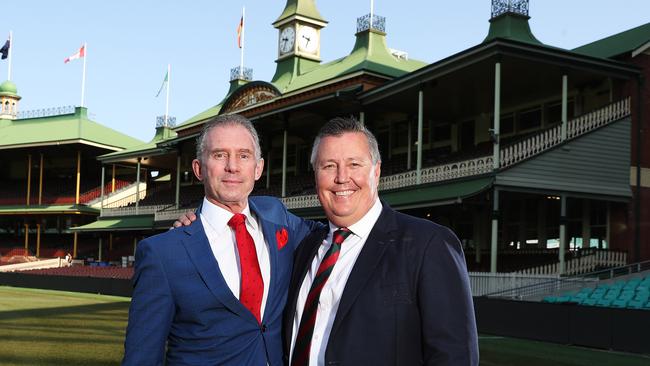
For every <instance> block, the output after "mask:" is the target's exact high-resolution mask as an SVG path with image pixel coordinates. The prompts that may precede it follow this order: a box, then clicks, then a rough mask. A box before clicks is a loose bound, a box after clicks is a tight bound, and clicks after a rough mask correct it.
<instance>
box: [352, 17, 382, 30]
mask: <svg viewBox="0 0 650 366" xmlns="http://www.w3.org/2000/svg"><path fill="white" fill-rule="evenodd" d="M368 29H374V30H378V31H380V32H384V33H386V17H382V16H381V15H377V14H373V15H372V22H371V21H370V14H366V15H364V16H362V17H359V18H357V33H359V32H363V31H366V30H368Z"/></svg>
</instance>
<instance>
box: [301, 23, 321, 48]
mask: <svg viewBox="0 0 650 366" xmlns="http://www.w3.org/2000/svg"><path fill="white" fill-rule="evenodd" d="M298 48H299V49H300V50H301V51H304V52H309V53H315V52H316V50H318V31H316V29H315V28H312V27H308V26H304V25H303V26H302V27H300V30H299V31H298Z"/></svg>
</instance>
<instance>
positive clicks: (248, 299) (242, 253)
mask: <svg viewBox="0 0 650 366" xmlns="http://www.w3.org/2000/svg"><path fill="white" fill-rule="evenodd" d="M260 154H261V151H260V146H259V138H258V136H257V133H256V131H255V129H254V128H253V126H252V124H251V123H250V121H248V120H247V119H245V118H244V117H241V116H237V115H229V116H221V117H218V118H216V119H215V120H213V121H211V122H208V123H206V126H205V128H204V131H203V133H202V134H201V136H200V137H199V140H198V142H197V158H196V159H195V160H194V161H193V162H192V167H193V170H194V174H195V175H196V177H197V178H198V179H199V180H201V181H202V182H203V185H204V190H205V198H204V200H203V203H202V207H201V211H200V214H199V215H198V216H199V217H198V219H197V220H196V221H195V222H194V223H192V224H191V225H189V226H186V227H184V228H182V229H176V230H171V231H168V232H166V233H163V234H160V235H156V236H153V237H150V238H148V239H145V240H143V241H141V242H140V243H139V244H138V245H137V249H136V265H135V275H134V279H133V280H134V292H133V297H132V300H131V307H130V309H129V324H128V327H127V334H126V340H125V354H124V359H123V362H122V364H123V365H138V366H142V365H162V364H163V360H165V361H166V362H165V364H166V365H254V366H258V365H259V366H263V365H271V366H276V365H277V366H279V365H281V364H282V362H283V354H282V343H281V323H282V311H283V309H284V306H285V303H286V299H287V291H288V285H289V279H290V276H291V269H292V261H293V251H294V249H295V247H296V246H297V244H298V243H299V242H300V241H301V240H302V239H303V238H304V237H305V236H306V235H307V234H308V233H309V232H310V231H311V230H314V229H315V228H316V227H318V226H317V224H314V223H312V222H306V221H303V220H302V219H300V218H298V217H296V216H294V215H292V214H289V213H288V212H287V210H286V208H285V207H284V205H282V203H281V202H280V201H279V200H277V199H275V198H271V197H251V198H249V194H250V192H251V191H252V189H253V185H254V183H255V181H256V180H257V179H259V177H260V175H261V174H262V168H263V163H264V161H263V160H262V159H261V157H260ZM165 350H166V354H165Z"/></svg>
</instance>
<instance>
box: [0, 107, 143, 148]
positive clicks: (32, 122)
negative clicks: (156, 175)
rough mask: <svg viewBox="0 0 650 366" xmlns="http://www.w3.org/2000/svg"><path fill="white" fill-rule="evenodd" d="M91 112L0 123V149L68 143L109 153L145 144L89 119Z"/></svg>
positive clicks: (78, 108)
mask: <svg viewBox="0 0 650 366" xmlns="http://www.w3.org/2000/svg"><path fill="white" fill-rule="evenodd" d="M87 113H88V110H87V109H86V108H84V107H76V108H75V112H74V113H70V114H61V115H56V116H49V117H38V118H27V119H17V120H0V149H13V148H19V147H27V146H47V145H57V144H62V143H63V144H65V143H82V144H88V145H98V146H100V147H103V148H106V149H110V150H121V149H123V148H127V147H131V146H134V145H138V144H142V141H140V140H138V139H135V138H133V137H130V136H127V135H125V134H123V133H121V132H117V131H115V130H113V129H112V128H109V127H106V126H104V125H101V124H99V123H97V122H94V121H91V120H90V119H88V115H87Z"/></svg>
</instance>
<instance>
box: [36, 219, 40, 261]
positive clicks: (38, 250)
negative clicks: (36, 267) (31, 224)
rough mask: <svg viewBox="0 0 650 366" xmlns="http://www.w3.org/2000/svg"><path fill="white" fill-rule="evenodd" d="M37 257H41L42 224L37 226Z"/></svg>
mask: <svg viewBox="0 0 650 366" xmlns="http://www.w3.org/2000/svg"><path fill="white" fill-rule="evenodd" d="M36 256H37V257H40V256H41V224H36Z"/></svg>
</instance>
